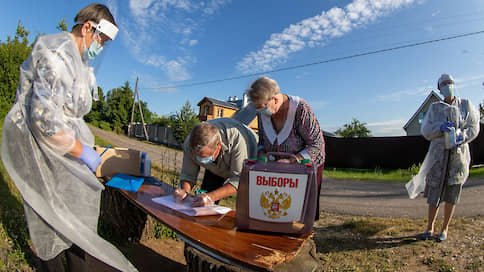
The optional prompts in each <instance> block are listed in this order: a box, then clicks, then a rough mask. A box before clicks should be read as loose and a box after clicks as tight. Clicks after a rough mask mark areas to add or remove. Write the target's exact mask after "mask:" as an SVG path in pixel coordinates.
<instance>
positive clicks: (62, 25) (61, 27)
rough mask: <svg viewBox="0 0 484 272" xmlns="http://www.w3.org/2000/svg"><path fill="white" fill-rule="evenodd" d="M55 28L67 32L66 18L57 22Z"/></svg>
mask: <svg viewBox="0 0 484 272" xmlns="http://www.w3.org/2000/svg"><path fill="white" fill-rule="evenodd" d="M55 28H57V29H58V30H60V31H67V30H68V28H69V25H68V24H67V23H66V17H64V18H62V20H60V21H59V23H58V24H57V26H56V27H55Z"/></svg>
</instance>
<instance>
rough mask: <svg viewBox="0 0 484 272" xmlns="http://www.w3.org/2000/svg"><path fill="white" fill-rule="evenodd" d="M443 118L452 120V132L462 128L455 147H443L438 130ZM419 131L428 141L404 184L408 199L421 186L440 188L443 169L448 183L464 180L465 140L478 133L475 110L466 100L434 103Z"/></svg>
mask: <svg viewBox="0 0 484 272" xmlns="http://www.w3.org/2000/svg"><path fill="white" fill-rule="evenodd" d="M445 121H450V122H452V123H453V124H454V127H455V129H456V131H457V130H458V129H460V130H462V136H463V138H464V142H463V143H462V144H461V145H460V146H459V147H457V148H454V149H450V150H448V149H445V142H444V134H443V132H441V131H440V126H441V125H442V123H443V122H445ZM421 132H422V135H423V136H424V137H425V138H426V139H427V140H429V141H431V142H430V147H429V151H428V152H427V155H426V156H425V159H424V162H423V163H422V166H421V168H420V171H419V173H418V174H417V175H416V176H414V177H413V178H412V180H411V181H409V182H408V183H407V184H406V188H407V191H408V195H409V197H410V198H412V199H413V198H415V197H416V196H417V195H418V194H419V193H421V192H423V191H424V189H425V185H428V186H431V187H441V186H442V185H443V184H444V179H445V174H446V170H447V171H448V180H447V182H448V185H457V184H464V183H465V182H466V180H467V177H468V176H469V165H470V162H471V155H470V152H469V144H468V143H469V142H471V141H472V140H474V139H475V138H476V137H477V135H478V134H479V113H478V111H477V110H476V109H475V108H474V106H473V105H472V103H471V102H470V101H469V100H466V99H461V98H455V99H454V101H453V102H452V104H450V105H449V104H447V103H445V102H443V101H441V102H435V103H433V104H432V105H430V108H429V111H428V112H427V114H426V115H425V117H424V120H423V122H422V129H421Z"/></svg>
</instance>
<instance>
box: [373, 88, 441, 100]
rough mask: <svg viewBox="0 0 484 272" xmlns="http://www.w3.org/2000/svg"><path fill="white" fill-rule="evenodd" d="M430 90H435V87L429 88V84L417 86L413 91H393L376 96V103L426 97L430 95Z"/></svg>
mask: <svg viewBox="0 0 484 272" xmlns="http://www.w3.org/2000/svg"><path fill="white" fill-rule="evenodd" d="M431 90H435V86H431V85H429V84H427V85H423V86H418V87H415V88H413V89H405V90H399V91H393V92H391V93H385V94H381V95H377V96H376V99H377V101H381V102H383V101H400V100H401V99H402V96H426V95H428V94H429V93H430V91H431Z"/></svg>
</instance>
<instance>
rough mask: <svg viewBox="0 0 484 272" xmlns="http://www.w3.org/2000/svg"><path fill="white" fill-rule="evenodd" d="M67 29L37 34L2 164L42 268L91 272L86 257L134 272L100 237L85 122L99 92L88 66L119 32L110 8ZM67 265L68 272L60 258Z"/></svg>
mask: <svg viewBox="0 0 484 272" xmlns="http://www.w3.org/2000/svg"><path fill="white" fill-rule="evenodd" d="M74 21H75V23H76V24H75V25H74V27H73V28H72V31H71V32H70V33H69V32H62V33H58V34H53V35H45V36H40V37H39V38H38V39H37V41H36V42H35V44H34V45H33V48H32V52H31V54H30V56H29V58H28V59H27V60H26V61H25V62H24V63H23V64H22V66H21V67H20V79H19V85H18V88H17V93H16V98H15V103H14V105H13V107H12V108H11V109H10V112H9V113H8V115H7V116H6V118H5V121H4V126H3V134H2V161H3V163H4V165H5V168H6V170H7V172H8V173H9V175H10V177H11V178H12V180H13V182H14V183H15V186H16V187H17V188H18V190H19V191H20V194H21V195H22V199H23V204H24V210H25V218H26V220H27V225H28V228H29V234H30V238H31V241H32V244H33V247H34V249H35V254H36V255H37V256H38V257H39V258H40V259H41V260H42V268H43V270H44V271H89V268H88V267H87V263H86V259H85V257H86V254H85V253H88V254H90V255H91V256H94V257H95V258H97V259H99V260H101V261H103V262H105V263H106V264H109V265H111V266H113V267H115V268H117V269H119V270H121V271H137V270H136V268H135V267H134V266H133V265H132V264H131V263H130V262H129V261H128V260H127V259H126V258H125V257H124V256H123V255H122V254H121V252H120V251H119V250H117V249H116V248H115V247H114V246H113V245H111V244H110V243H108V242H107V241H105V240H104V239H102V238H101V237H100V236H99V235H98V234H97V224H98V217H99V208H100V199H101V191H102V190H103V189H104V186H103V185H102V184H101V183H100V182H99V181H98V180H97V178H96V176H95V175H94V174H93V172H94V171H95V170H96V168H97V167H98V166H99V164H100V163H101V158H100V156H99V155H98V154H97V153H96V151H95V150H94V149H93V148H92V147H93V145H94V136H93V134H92V133H91V131H90V130H89V128H88V126H87V125H86V123H85V122H84V120H83V116H84V115H85V114H87V113H88V112H89V111H90V110H91V104H92V95H91V90H92V89H93V90H94V95H97V86H96V84H95V81H96V80H95V76H94V73H93V69H92V68H91V67H90V66H89V61H91V60H93V59H94V58H95V57H96V56H97V55H98V54H100V53H101V51H102V49H103V48H105V47H106V46H107V44H108V43H109V42H110V41H112V40H113V39H114V38H115V36H116V34H117V32H118V28H117V26H116V23H115V21H114V17H113V16H112V14H111V12H110V11H109V9H108V8H107V7H106V6H104V5H102V4H91V5H88V6H87V7H85V8H83V9H82V10H80V11H79V13H78V14H77V15H76V17H75V18H74ZM64 257H65V259H66V260H67V268H66V267H65V266H64V264H63V259H64Z"/></svg>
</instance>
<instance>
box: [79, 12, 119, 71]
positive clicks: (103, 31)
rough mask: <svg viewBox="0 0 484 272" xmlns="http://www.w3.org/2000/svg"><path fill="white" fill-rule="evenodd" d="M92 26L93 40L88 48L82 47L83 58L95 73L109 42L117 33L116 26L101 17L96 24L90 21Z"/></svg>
mask: <svg viewBox="0 0 484 272" xmlns="http://www.w3.org/2000/svg"><path fill="white" fill-rule="evenodd" d="M91 24H92V27H93V39H94V40H93V42H92V43H91V45H90V46H89V48H84V52H83V56H82V57H83V59H84V60H86V61H87V62H88V63H89V66H90V67H92V68H93V70H94V74H97V72H98V71H99V67H100V66H101V63H102V61H103V59H104V56H106V54H107V52H108V49H109V47H110V44H111V42H112V41H113V40H114V38H115V37H116V35H117V34H118V30H119V29H118V28H117V27H116V26H115V25H114V24H112V23H111V22H109V21H107V20H105V19H101V20H100V21H99V23H98V24H96V23H94V22H91Z"/></svg>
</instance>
